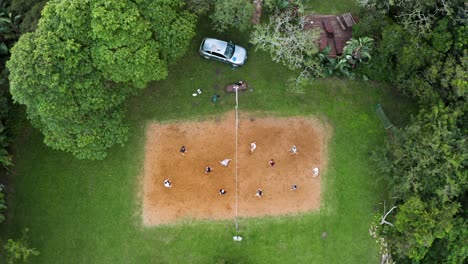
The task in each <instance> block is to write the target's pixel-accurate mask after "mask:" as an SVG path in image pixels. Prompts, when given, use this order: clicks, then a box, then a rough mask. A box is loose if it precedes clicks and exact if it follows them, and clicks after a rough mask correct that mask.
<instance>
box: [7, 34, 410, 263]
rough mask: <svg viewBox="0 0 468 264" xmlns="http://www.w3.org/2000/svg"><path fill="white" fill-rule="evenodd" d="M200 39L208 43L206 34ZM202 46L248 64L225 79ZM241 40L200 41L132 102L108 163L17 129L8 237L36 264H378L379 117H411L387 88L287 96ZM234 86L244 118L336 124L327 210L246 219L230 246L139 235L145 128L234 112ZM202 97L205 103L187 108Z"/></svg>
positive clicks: (195, 234)
mask: <svg viewBox="0 0 468 264" xmlns="http://www.w3.org/2000/svg"><path fill="white" fill-rule="evenodd" d="M200 28H201V29H200V30H201V31H202V32H209V31H208V30H207V26H206V25H200ZM205 36H211V37H218V38H221V39H226V40H232V41H233V42H235V43H238V44H241V45H243V46H245V47H246V48H247V49H248V51H249V59H248V62H247V64H246V65H245V66H244V67H242V68H240V69H231V68H230V67H229V66H227V65H224V64H221V63H218V62H214V61H207V60H205V59H203V58H201V57H200V56H199V55H198V51H197V50H198V46H199V44H200V41H201V39H202V38H203V37H205ZM247 40H248V37H247V36H245V35H242V34H239V33H234V32H229V33H225V34H214V33H205V34H203V35H201V34H200V35H198V36H197V37H196V38H195V39H194V40H193V42H192V45H191V47H190V51H189V52H188V53H187V55H186V56H185V57H184V58H182V59H181V60H180V61H179V62H178V63H176V64H174V65H172V66H171V68H170V74H169V77H168V78H167V79H166V80H164V81H160V82H155V83H152V84H150V85H149V87H148V88H147V89H146V90H144V91H142V92H141V93H140V94H139V95H136V96H134V97H132V98H131V99H130V100H129V101H128V113H127V116H128V121H129V124H130V127H131V135H130V137H129V140H128V142H127V143H126V145H125V146H124V147H120V146H116V147H114V148H112V149H111V150H110V153H109V156H108V157H107V158H106V159H105V160H103V161H79V160H76V159H74V158H73V157H72V156H71V155H69V154H66V153H63V152H60V151H54V150H51V149H50V148H48V147H46V146H45V145H44V144H43V143H42V137H41V135H40V133H39V132H38V131H36V130H34V129H32V128H30V127H28V126H27V127H26V128H24V131H22V132H21V135H20V136H18V138H17V140H16V141H15V142H14V150H15V153H14V154H15V167H14V169H13V170H12V184H13V186H14V188H13V192H12V195H11V197H10V208H9V211H8V213H9V217H10V219H9V220H8V221H7V222H6V223H5V225H6V228H3V229H4V230H6V231H5V234H4V235H6V236H9V235H11V234H19V233H20V230H21V228H23V227H29V228H30V237H31V245H32V246H34V247H36V248H37V249H38V250H40V252H41V254H40V255H39V256H38V257H33V258H31V263H340V264H343V263H375V262H377V261H378V259H379V256H378V250H377V245H376V244H375V242H374V241H373V239H372V238H371V237H370V236H369V232H368V228H369V225H370V222H371V220H372V217H373V214H374V213H375V212H378V211H381V209H382V208H381V205H379V203H381V202H382V200H383V199H384V197H385V195H384V194H383V192H384V182H383V181H382V179H381V177H380V176H379V174H378V173H377V172H376V169H375V167H374V165H373V163H372V162H371V161H370V159H369V157H370V152H371V151H373V150H376V149H378V148H380V147H381V146H382V144H383V142H384V139H385V137H386V132H385V131H384V129H383V126H382V124H381V122H380V120H379V119H378V117H377V116H376V115H375V112H374V107H375V105H376V104H377V103H382V105H383V107H384V110H386V111H387V113H388V114H389V117H390V118H391V120H392V121H394V123H395V124H396V125H402V124H404V122H405V120H406V119H407V115H408V114H407V112H408V111H409V110H408V109H411V107H408V103H407V102H406V100H404V99H402V98H399V97H397V96H396V95H395V94H396V93H395V92H394V91H393V90H392V89H391V88H390V87H388V86H386V85H384V84H379V83H373V82H361V81H348V80H341V79H327V80H320V81H315V82H314V83H313V84H312V85H311V86H310V87H308V88H307V89H306V94H305V95H302V96H292V95H288V94H287V93H286V87H287V86H286V83H287V80H288V79H289V78H291V77H294V76H296V75H297V74H298V73H297V72H293V71H290V70H288V69H287V68H285V67H284V66H282V65H279V64H275V63H273V62H272V61H271V59H270V57H269V55H268V54H266V53H263V52H255V51H254V49H253V47H251V46H250V45H249V44H248V41H247ZM237 80H245V81H246V82H247V83H248V84H249V85H250V86H251V87H252V89H253V90H252V91H251V92H250V91H249V92H245V93H242V94H241V95H240V99H239V101H240V107H239V109H240V110H242V111H260V112H262V113H263V114H265V113H268V115H277V116H296V115H300V116H318V117H320V118H322V119H323V120H326V121H327V122H329V123H330V124H331V125H332V127H333V136H332V138H331V140H330V142H329V147H330V148H329V163H328V165H329V167H328V170H327V174H326V175H324V179H325V181H324V183H323V184H324V196H323V206H322V209H321V210H320V211H318V212H312V213H307V214H302V215H299V216H284V217H280V218H273V217H267V218H257V219H241V220H240V222H239V228H240V232H239V233H240V234H241V235H242V236H243V237H244V240H243V241H242V242H240V243H236V242H233V241H232V236H233V235H235V234H236V232H235V225H234V220H232V221H214V222H212V221H185V222H183V223H178V224H176V225H172V226H158V227H152V228H146V227H143V226H142V224H141V217H140V213H141V212H140V210H141V209H140V205H141V199H140V196H139V195H140V194H141V186H140V185H139V179H140V177H141V175H142V174H141V172H142V164H143V154H144V151H143V147H144V141H145V138H144V137H145V135H144V129H145V126H146V124H147V123H148V122H152V121H170V120H181V119H187V120H198V119H210V118H213V116H215V115H220V114H222V113H224V112H226V111H229V110H233V109H234V101H235V100H234V95H233V94H226V93H224V92H223V87H224V86H225V85H226V84H228V83H232V82H234V81H237ZM198 88H200V89H202V91H203V92H202V95H201V96H198V97H193V96H192V93H194V92H195V91H196V89H198ZM212 94H219V95H221V97H220V98H219V101H218V102H217V103H216V104H213V103H211V101H210V96H211V95H212ZM400 114H401V116H399V115H400ZM297 133H300V131H298V132H297ZM232 144H234V142H232ZM203 191H205V190H200V192H203ZM240 210H242V208H240ZM323 232H326V233H327V237H326V239H322V233H323Z"/></svg>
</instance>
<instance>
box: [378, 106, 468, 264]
mask: <svg viewBox="0 0 468 264" xmlns="http://www.w3.org/2000/svg"><path fill="white" fill-rule="evenodd" d="M463 118H464V111H463V108H459V107H456V108H452V107H447V106H444V104H443V103H441V102H440V103H439V104H437V105H434V106H433V107H432V108H430V109H422V110H421V112H420V114H419V115H418V118H417V119H416V120H414V121H413V123H412V124H411V125H409V126H408V127H406V128H405V129H403V130H401V131H399V132H398V133H397V134H396V135H395V141H394V142H391V143H389V144H388V146H387V150H386V151H385V153H384V154H383V155H381V156H379V158H378V160H380V166H379V168H381V169H382V172H383V173H384V175H385V176H387V177H388V180H389V183H390V184H389V186H390V195H391V196H392V197H394V198H396V200H397V206H398V209H397V210H396V214H395V215H394V219H392V218H391V217H392V216H393V215H390V216H389V217H390V220H389V221H390V222H393V223H395V225H394V227H393V226H388V225H385V226H382V227H381V228H382V229H381V231H380V233H381V234H382V235H384V236H385V237H386V238H387V239H386V241H388V244H389V245H390V248H391V251H392V252H393V254H394V258H395V259H396V260H397V262H403V263H405V262H406V260H408V259H410V260H412V261H415V262H418V261H421V262H422V263H433V262H431V261H430V260H431V259H432V260H434V255H439V256H441V255H444V256H447V258H449V256H451V258H454V259H460V258H461V256H460V254H459V253H457V252H455V251H454V252H451V251H450V250H458V249H459V248H460V247H461V245H463V243H460V242H457V241H456V239H455V237H458V236H459V234H460V232H462V231H461V230H459V229H457V228H461V227H462V226H463V225H466V222H465V224H463V223H460V220H459V219H463V218H464V217H463V213H462V212H461V211H460V210H459V209H460V206H461V205H462V204H463V202H464V199H465V198H464V195H465V194H466V192H467V190H468V173H467V168H466V166H467V163H466V159H467V157H468V150H467V149H468V148H467V146H466V137H465V136H464V134H463V132H462V130H461V129H460V128H459V125H460V123H461V122H463ZM454 229H455V230H454ZM465 242H466V241H465ZM464 245H466V243H465V244H464ZM432 251H436V252H437V253H430V252H432ZM442 252H444V253H442ZM466 255H467V254H466V252H465V253H463V256H464V258H466ZM436 259H437V258H436ZM437 260H439V261H440V260H441V259H440V258H438V259H437Z"/></svg>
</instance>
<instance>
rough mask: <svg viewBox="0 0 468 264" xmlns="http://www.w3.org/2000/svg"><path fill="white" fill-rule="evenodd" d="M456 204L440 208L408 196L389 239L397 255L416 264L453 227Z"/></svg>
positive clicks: (457, 206)
mask: <svg viewBox="0 0 468 264" xmlns="http://www.w3.org/2000/svg"><path fill="white" fill-rule="evenodd" d="M458 208H459V205H458V204H455V203H448V204H444V205H442V206H439V205H438V204H435V203H427V202H423V201H421V199H420V198H419V197H411V198H409V199H407V200H406V201H405V203H404V204H402V205H401V206H400V207H399V211H398V214H397V215H396V221H395V229H392V231H394V232H399V233H398V234H395V235H393V236H394V237H395V239H393V240H391V241H390V243H391V244H393V246H394V248H395V250H396V251H397V252H398V253H399V254H400V255H405V256H408V257H409V258H410V259H412V260H415V261H420V260H422V259H423V258H424V257H425V255H426V253H427V252H428V250H429V249H430V248H431V246H432V243H433V242H434V240H435V239H436V238H439V239H441V238H444V237H445V236H447V234H448V233H449V232H450V231H451V230H452V228H453V223H452V220H453V216H454V215H455V213H456V212H457V210H458Z"/></svg>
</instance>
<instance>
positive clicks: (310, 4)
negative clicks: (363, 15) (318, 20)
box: [302, 0, 359, 15]
mask: <svg viewBox="0 0 468 264" xmlns="http://www.w3.org/2000/svg"><path fill="white" fill-rule="evenodd" d="M302 2H303V3H304V6H305V7H306V10H307V11H314V12H317V13H320V14H324V15H328V14H334V15H338V14H342V13H348V12H351V13H352V14H354V13H356V12H357V11H358V10H359V7H358V5H357V3H356V0H340V1H323V0H304V1H302Z"/></svg>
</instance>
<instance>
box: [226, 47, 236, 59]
mask: <svg viewBox="0 0 468 264" xmlns="http://www.w3.org/2000/svg"><path fill="white" fill-rule="evenodd" d="M234 49H235V46H234V45H233V44H232V43H228V44H227V47H226V51H225V52H224V56H226V58H228V59H230V58H232V55H234Z"/></svg>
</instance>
